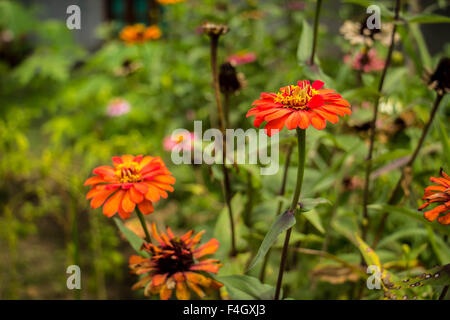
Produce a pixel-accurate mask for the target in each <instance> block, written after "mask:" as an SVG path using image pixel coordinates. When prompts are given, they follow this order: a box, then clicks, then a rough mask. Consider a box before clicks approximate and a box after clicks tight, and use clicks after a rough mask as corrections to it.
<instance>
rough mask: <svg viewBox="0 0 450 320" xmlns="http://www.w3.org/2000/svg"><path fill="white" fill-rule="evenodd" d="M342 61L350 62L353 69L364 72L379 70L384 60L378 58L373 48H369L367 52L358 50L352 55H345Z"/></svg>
mask: <svg viewBox="0 0 450 320" xmlns="http://www.w3.org/2000/svg"><path fill="white" fill-rule="evenodd" d="M344 62H345V63H348V64H350V65H351V67H352V68H353V69H355V70H360V71H364V72H371V71H379V70H382V69H383V68H384V60H382V59H380V58H378V56H377V52H376V51H375V49H370V50H369V51H368V52H367V54H364V52H358V53H357V54H356V55H355V56H354V57H351V56H350V55H346V56H345V57H344Z"/></svg>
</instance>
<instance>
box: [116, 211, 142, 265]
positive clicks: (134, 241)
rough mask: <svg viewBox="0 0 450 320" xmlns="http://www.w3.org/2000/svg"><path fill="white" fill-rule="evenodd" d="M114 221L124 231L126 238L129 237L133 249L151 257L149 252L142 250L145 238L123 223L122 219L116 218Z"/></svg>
mask: <svg viewBox="0 0 450 320" xmlns="http://www.w3.org/2000/svg"><path fill="white" fill-rule="evenodd" d="M114 222H115V223H116V225H117V227H118V228H119V230H120V231H121V232H122V233H123V235H124V236H125V238H127V240H128V242H129V243H130V245H131V246H132V247H133V249H134V250H135V251H136V252H137V253H138V254H140V255H141V256H144V257H149V256H150V255H149V254H148V252H146V251H144V250H141V248H142V244H143V243H144V239H141V238H139V237H138V236H137V235H136V234H135V233H134V232H133V231H131V230H130V229H128V228H127V227H125V225H124V224H123V223H122V221H121V220H120V219H119V218H114Z"/></svg>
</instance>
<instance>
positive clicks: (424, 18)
mask: <svg viewBox="0 0 450 320" xmlns="http://www.w3.org/2000/svg"><path fill="white" fill-rule="evenodd" d="M404 19H406V21H407V22H409V23H450V17H447V16H441V15H437V14H418V15H414V16H405V17H404Z"/></svg>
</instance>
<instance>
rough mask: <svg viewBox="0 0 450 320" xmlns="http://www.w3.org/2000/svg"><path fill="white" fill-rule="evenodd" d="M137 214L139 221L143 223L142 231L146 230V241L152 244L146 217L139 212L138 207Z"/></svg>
mask: <svg viewBox="0 0 450 320" xmlns="http://www.w3.org/2000/svg"><path fill="white" fill-rule="evenodd" d="M136 214H137V216H138V218H139V221H140V222H141V225H142V229H144V233H145V240H146V241H147V242H148V243H152V239H151V238H150V233H149V232H148V229H147V224H146V223H145V219H144V215H143V214H142V212H141V211H140V210H139V208H138V207H136Z"/></svg>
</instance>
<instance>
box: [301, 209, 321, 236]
mask: <svg viewBox="0 0 450 320" xmlns="http://www.w3.org/2000/svg"><path fill="white" fill-rule="evenodd" d="M303 216H304V217H305V218H306V220H308V221H309V222H310V223H311V224H312V225H313V226H314V228H316V229H317V230H319V231H320V232H321V233H325V229H324V228H323V226H322V221H321V220H320V216H319V214H318V212H317V211H316V210H311V211H308V212H304V213H303Z"/></svg>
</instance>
